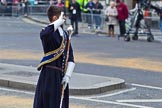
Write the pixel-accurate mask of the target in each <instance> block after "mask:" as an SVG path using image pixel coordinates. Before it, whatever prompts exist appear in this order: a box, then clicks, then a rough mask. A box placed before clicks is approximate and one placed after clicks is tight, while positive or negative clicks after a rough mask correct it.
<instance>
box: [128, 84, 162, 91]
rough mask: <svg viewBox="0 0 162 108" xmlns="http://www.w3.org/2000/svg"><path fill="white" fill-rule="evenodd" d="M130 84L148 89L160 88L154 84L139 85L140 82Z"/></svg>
mask: <svg viewBox="0 0 162 108" xmlns="http://www.w3.org/2000/svg"><path fill="white" fill-rule="evenodd" d="M131 85H132V86H136V87H143V88H149V89H157V90H162V88H161V87H155V86H148V85H141V84H131Z"/></svg>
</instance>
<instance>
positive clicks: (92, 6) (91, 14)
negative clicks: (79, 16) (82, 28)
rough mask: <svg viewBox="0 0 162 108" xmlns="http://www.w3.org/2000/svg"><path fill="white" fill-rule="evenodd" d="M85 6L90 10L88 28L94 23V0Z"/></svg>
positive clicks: (90, 0)
mask: <svg viewBox="0 0 162 108" xmlns="http://www.w3.org/2000/svg"><path fill="white" fill-rule="evenodd" d="M85 8H86V9H87V10H88V17H87V18H88V28H91V27H92V23H93V10H94V9H95V4H94V3H93V0H89V2H88V3H87V5H86V7H85Z"/></svg>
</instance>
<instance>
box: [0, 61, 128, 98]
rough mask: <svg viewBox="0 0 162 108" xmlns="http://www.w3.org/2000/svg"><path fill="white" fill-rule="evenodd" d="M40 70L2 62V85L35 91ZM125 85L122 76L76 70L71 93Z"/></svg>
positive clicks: (96, 90)
mask: <svg viewBox="0 0 162 108" xmlns="http://www.w3.org/2000/svg"><path fill="white" fill-rule="evenodd" d="M38 77H39V71H37V70H36V67H31V66H20V65H13V64H4V63H0V86H3V87H9V88H14V89H21V90H28V91H35V88H36V84H37V80H38ZM124 87H125V81H124V80H123V79H120V78H113V77H106V76H105V77H104V76H96V75H90V74H81V73H77V72H74V73H73V75H72V78H71V80H70V94H71V95H92V94H100V93H103V92H107V91H110V90H116V89H121V88H124Z"/></svg>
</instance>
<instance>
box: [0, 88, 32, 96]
mask: <svg viewBox="0 0 162 108" xmlns="http://www.w3.org/2000/svg"><path fill="white" fill-rule="evenodd" d="M0 90H4V91H9V92H15V93H25V94H30V95H34V92H29V91H22V90H16V89H9V88H3V87H2V88H1V87H0Z"/></svg>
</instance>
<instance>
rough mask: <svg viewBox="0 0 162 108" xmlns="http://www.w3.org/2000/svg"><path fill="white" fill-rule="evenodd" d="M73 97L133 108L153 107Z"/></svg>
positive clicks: (72, 97)
mask: <svg viewBox="0 0 162 108" xmlns="http://www.w3.org/2000/svg"><path fill="white" fill-rule="evenodd" d="M71 99H79V100H84V101H91V102H100V103H106V104H114V105H121V106H127V107H133V108H153V107H148V106H141V105H134V104H128V103H120V102H113V101H105V100H97V99H87V98H79V97H74V96H71Z"/></svg>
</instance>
